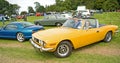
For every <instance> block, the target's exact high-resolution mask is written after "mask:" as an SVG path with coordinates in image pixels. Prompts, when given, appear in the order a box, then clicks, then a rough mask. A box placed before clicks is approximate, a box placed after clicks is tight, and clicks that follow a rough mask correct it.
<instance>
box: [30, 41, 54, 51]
mask: <svg viewBox="0 0 120 63" xmlns="http://www.w3.org/2000/svg"><path fill="white" fill-rule="evenodd" d="M30 42H31V44H32V45H33V47H35V48H38V49H40V51H41V52H42V51H49V50H52V49H53V48H44V47H42V46H39V45H37V44H36V43H34V42H33V40H32V39H30Z"/></svg>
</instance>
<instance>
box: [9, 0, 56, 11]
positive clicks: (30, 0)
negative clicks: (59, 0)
mask: <svg viewBox="0 0 120 63" xmlns="http://www.w3.org/2000/svg"><path fill="white" fill-rule="evenodd" d="M7 1H8V2H9V3H11V4H18V5H19V6H20V7H21V8H20V10H19V11H20V12H21V11H28V6H32V7H33V8H35V4H34V2H39V3H40V5H43V6H44V7H45V6H46V5H52V4H55V0H7Z"/></svg>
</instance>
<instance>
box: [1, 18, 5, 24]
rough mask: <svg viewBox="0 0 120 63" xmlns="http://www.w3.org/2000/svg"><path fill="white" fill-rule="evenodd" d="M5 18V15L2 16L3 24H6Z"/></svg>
mask: <svg viewBox="0 0 120 63" xmlns="http://www.w3.org/2000/svg"><path fill="white" fill-rule="evenodd" d="M4 19H5V18H4V16H2V23H3V25H5V20H4Z"/></svg>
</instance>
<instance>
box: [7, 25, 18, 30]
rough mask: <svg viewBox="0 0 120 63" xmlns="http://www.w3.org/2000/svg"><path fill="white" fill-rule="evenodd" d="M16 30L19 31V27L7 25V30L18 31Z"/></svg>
mask: <svg viewBox="0 0 120 63" xmlns="http://www.w3.org/2000/svg"><path fill="white" fill-rule="evenodd" d="M16 29H17V26H16V25H12V24H10V25H6V27H5V30H16Z"/></svg>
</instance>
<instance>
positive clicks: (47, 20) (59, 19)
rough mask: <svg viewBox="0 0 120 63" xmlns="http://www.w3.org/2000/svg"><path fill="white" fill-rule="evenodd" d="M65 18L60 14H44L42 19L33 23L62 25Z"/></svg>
mask: <svg viewBox="0 0 120 63" xmlns="http://www.w3.org/2000/svg"><path fill="white" fill-rule="evenodd" d="M66 20H67V19H66V18H65V17H64V16H62V15H46V16H45V17H44V19H41V20H36V21H34V24H35V25H55V26H62V24H63V23H64V22H65V21H66Z"/></svg>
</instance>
